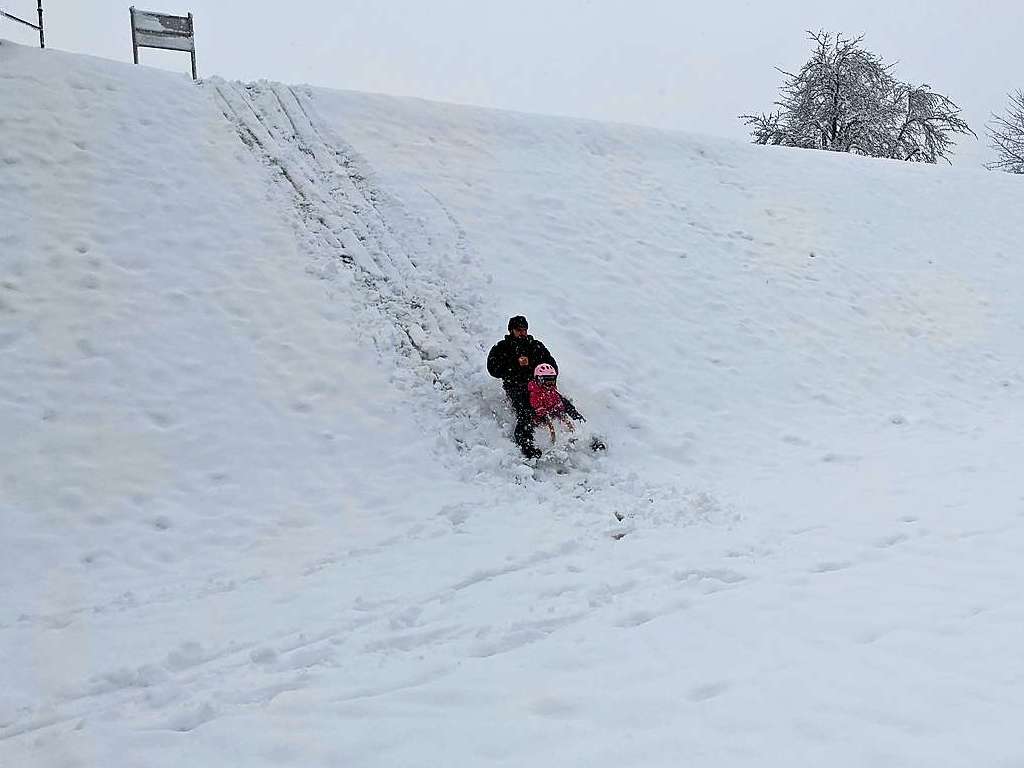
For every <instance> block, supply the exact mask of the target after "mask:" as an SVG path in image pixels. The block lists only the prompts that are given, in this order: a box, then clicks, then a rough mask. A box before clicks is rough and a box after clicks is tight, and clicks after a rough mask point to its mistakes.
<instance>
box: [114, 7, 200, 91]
mask: <svg viewBox="0 0 1024 768" xmlns="http://www.w3.org/2000/svg"><path fill="white" fill-rule="evenodd" d="M128 11H129V12H130V13H131V18H132V57H133V59H134V60H135V63H136V64H138V63H139V48H162V49H164V50H168V51H188V52H189V53H190V54H191V55H192V79H193V80H195V79H196V38H195V27H193V25H192V14H191V13H190V14H189V15H188V16H173V15H171V14H169V13H157V12H156V11H140V10H138V9H137V8H136V7H135V6H134V5H133V6H132V7H131V8H129V9H128Z"/></svg>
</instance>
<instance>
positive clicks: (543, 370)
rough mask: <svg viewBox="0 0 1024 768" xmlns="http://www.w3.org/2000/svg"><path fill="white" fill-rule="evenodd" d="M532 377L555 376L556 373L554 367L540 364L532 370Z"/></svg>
mask: <svg viewBox="0 0 1024 768" xmlns="http://www.w3.org/2000/svg"><path fill="white" fill-rule="evenodd" d="M533 375H534V376H557V375H558V371H556V370H555V366H553V365H549V364H548V363H541V364H540V365H538V366H537V367H536V368H534V369H533Z"/></svg>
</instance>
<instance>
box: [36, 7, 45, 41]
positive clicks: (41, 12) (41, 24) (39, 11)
mask: <svg viewBox="0 0 1024 768" xmlns="http://www.w3.org/2000/svg"><path fill="white" fill-rule="evenodd" d="M36 11H37V12H38V13H39V47H40V48H45V47H46V41H45V40H44V39H43V0H38V4H37V5H36Z"/></svg>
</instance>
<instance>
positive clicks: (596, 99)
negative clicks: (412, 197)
mask: <svg viewBox="0 0 1024 768" xmlns="http://www.w3.org/2000/svg"><path fill="white" fill-rule="evenodd" d="M129 4H130V2H127V0H116V1H115V0H44V9H45V12H46V30H47V44H48V45H49V46H52V47H54V48H60V49H62V50H69V51H76V52H81V53H90V54H94V55H97V56H103V57H107V58H113V59H120V60H123V61H130V60H131V37H130V31H129V24H128V5H129ZM0 5H2V6H3V7H4V8H6V9H7V10H9V11H10V12H12V13H16V14H18V15H20V16H22V17H29V18H34V17H35V0H0ZM139 7H141V8H145V9H147V10H158V11H164V12H167V13H182V14H184V13H187V12H188V11H189V10H191V11H192V12H193V13H194V14H195V19H196V33H197V34H196V38H197V46H198V55H199V70H200V75H204V74H205V75H211V74H218V75H221V76H223V77H226V78H232V79H243V80H253V79H257V78H268V79H273V80H281V81H285V82H289V83H311V84H314V85H323V86H328V87H333V88H346V89H352V90H361V91H376V92H382V93H393V94H400V95H408V96H420V97H423V98H428V99H436V100H440V101H454V102H461V103H467V104H478V105H482V106H491V107H500V108H505V109H517V110H522V111H527V112H541V113H547V114H562V115H574V116H579V117H590V118H595V119H599V120H616V121H621V122H629V123H640V124H645V125H652V126H657V127H663V128H681V129H685V130H690V131H698V132H701V133H709V134H715V135H721V136H730V137H735V138H740V139H742V138H746V135H747V134H746V131H745V129H744V127H743V125H742V123H741V121H739V120H737V119H736V116H737V115H739V114H741V113H743V112H756V111H761V110H767V109H769V108H770V107H771V103H772V100H773V99H774V98H775V95H776V93H777V88H778V85H779V82H780V75H779V74H778V73H777V72H775V71H774V69H773V67H775V66H780V67H783V68H785V69H790V70H792V69H794V68H797V67H799V66H800V64H801V63H803V61H804V60H805V59H806V57H807V55H808V52H809V50H810V47H809V44H808V42H807V41H806V39H805V35H804V30H806V29H812V28H813V29H819V28H821V29H825V30H829V31H843V32H846V33H850V34H856V33H861V32H863V33H865V34H866V35H867V40H866V42H867V46H868V47H869V48H871V49H872V50H874V51H875V52H876V53H878V54H880V55H881V56H883V57H884V58H885V59H886V60H887V61H894V60H898V61H899V65H898V66H897V69H896V74H897V76H899V77H901V78H902V79H904V80H908V81H914V82H927V83H929V84H930V85H932V86H933V87H934V88H936V89H937V90H939V91H940V92H943V93H945V94H946V95H948V96H950V97H951V98H952V99H953V100H954V101H956V102H957V103H958V104H960V106H962V107H963V108H964V114H965V116H966V118H967V120H968V122H970V124H971V126H972V127H973V128H974V129H975V131H977V132H978V134H979V136H980V137H981V139H980V140H979V141H973V140H970V141H969V142H968V143H967V144H966V145H964V146H962V149H961V152H960V154H959V163H965V164H967V163H970V164H973V163H980V162H982V161H983V160H985V159H987V157H988V149H987V147H986V144H987V141H986V140H985V138H984V123H985V121H986V120H987V119H988V118H989V114H990V113H991V112H993V111H1002V110H1003V109H1004V108H1005V106H1006V96H1007V93H1008V92H1009V91H1011V90H1013V89H1015V88H1024V46H1021V45H1020V42H1019V40H1020V30H1021V29H1024V2H1021V0H992V1H991V2H984V1H983V0H978V2H969V1H968V0H904V1H903V2H897V1H896V0H859V2H855V3H823V2H820V0H818V1H817V2H807V1H806V0H774V1H773V2H759V1H754V0H718V1H717V2H699V3H697V2H686V1H685V0H605V1H603V2H602V1H601V0H514V1H513V2H498V1H496V0H495V1H489V0H302V2H298V3H286V2H275V3H271V2H262V0H249V1H248V2H245V1H243V0H184V1H183V2H180V3H179V2H177V0H143V2H142V3H141V4H140V6H139ZM33 34H34V33H33V32H32V31H31V30H29V29H27V28H22V27H19V26H18V25H15V24H13V23H11V22H9V21H4V20H0V36H2V37H5V38H8V39H12V40H15V41H18V42H24V43H32V42H33V39H34V38H33ZM140 57H141V60H142V62H143V63H144V64H147V65H152V66H161V67H164V68H170V69H175V70H179V71H182V72H185V71H187V70H188V57H187V55H186V54H171V53H165V52H163V51H153V50H143V51H142V52H141V54H140ZM959 163H958V164H959Z"/></svg>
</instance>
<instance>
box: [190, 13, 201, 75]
mask: <svg viewBox="0 0 1024 768" xmlns="http://www.w3.org/2000/svg"><path fill="white" fill-rule="evenodd" d="M188 32H189V34H190V35H192V79H193V80H198V79H199V77H198V76H197V75H196V28H195V27H194V26H192V11H189V12H188Z"/></svg>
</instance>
